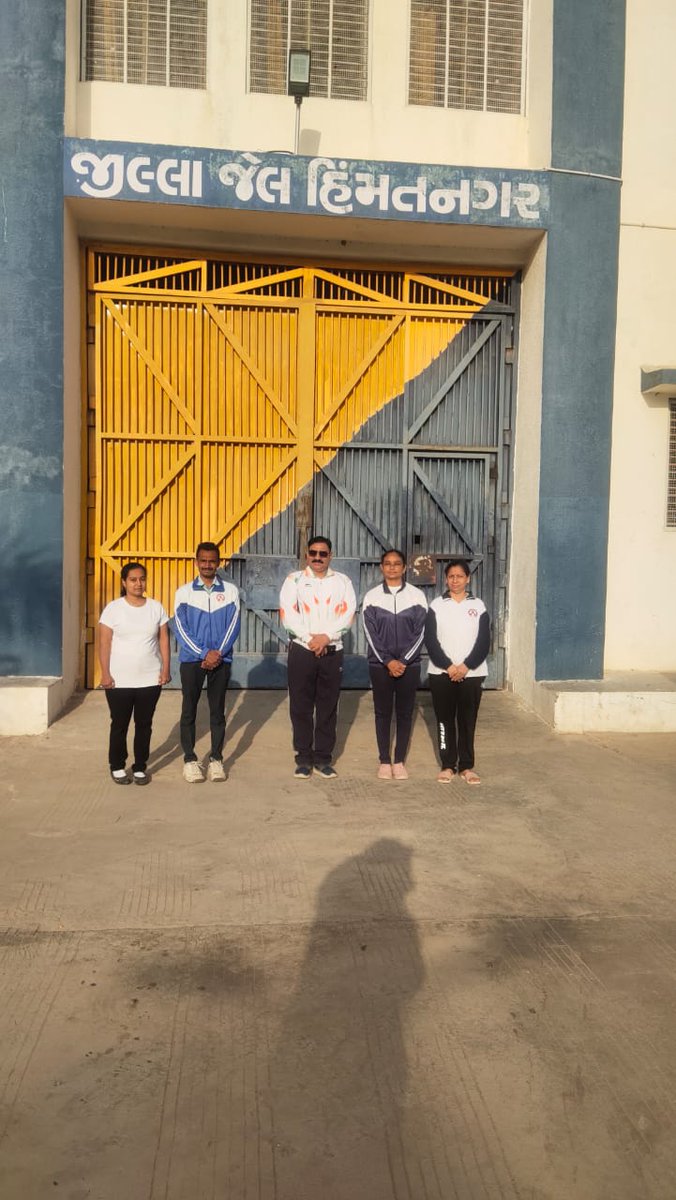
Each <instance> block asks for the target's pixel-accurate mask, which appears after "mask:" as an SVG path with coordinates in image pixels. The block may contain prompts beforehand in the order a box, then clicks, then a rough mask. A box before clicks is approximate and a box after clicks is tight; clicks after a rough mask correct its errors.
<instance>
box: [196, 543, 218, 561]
mask: <svg viewBox="0 0 676 1200" xmlns="http://www.w3.org/2000/svg"><path fill="white" fill-rule="evenodd" d="M202 550H208V551H209V552H210V553H211V554H217V555H218V557H219V558H220V557H221V552H220V550H219V549H218V546H217V545H216V543H215V542H200V544H199V546H198V547H197V549H196V551H195V558H199V556H200V554H201V552H202Z"/></svg>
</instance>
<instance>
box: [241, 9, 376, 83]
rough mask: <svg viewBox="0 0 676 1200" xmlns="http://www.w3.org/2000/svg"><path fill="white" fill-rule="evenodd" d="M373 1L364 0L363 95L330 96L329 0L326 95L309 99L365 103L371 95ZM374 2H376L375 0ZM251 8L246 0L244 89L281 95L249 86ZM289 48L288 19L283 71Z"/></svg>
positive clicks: (330, 29)
mask: <svg viewBox="0 0 676 1200" xmlns="http://www.w3.org/2000/svg"><path fill="white" fill-rule="evenodd" d="M386 2H387V3H396V2H398V0H386ZM293 3H294V0H289V6H291V5H292V4H293ZM373 3H374V0H366V5H367V12H366V49H365V53H364V69H365V73H366V80H365V83H366V86H365V89H364V97H363V98H362V99H359V100H355V99H352V98H351V97H346V96H332V95H331V77H332V72H333V11H334V0H330V3H329V31H328V61H327V68H326V78H327V95H326V96H312V97H311V99H313V100H332V101H333V102H334V103H335V102H336V101H338V102H339V103H340V102H343V101H344V102H345V103H346V104H365V103H366V102H367V101H368V100H369V99H370V95H371V76H372V74H373V62H372V54H373ZM376 3H377V0H376ZM252 9H253V0H248V3H247V25H246V90H247V93H248V94H249V95H253V96H281V95H285V94H286V93H285V92H284V93H283V92H261V91H255V92H254V91H252V88H251V38H252V32H253V22H252ZM290 50H291V22H290V21H287V26H286V48H285V53H286V60H285V61H286V64H287V66H286V67H285V71H287V70H288V61H289V51H290Z"/></svg>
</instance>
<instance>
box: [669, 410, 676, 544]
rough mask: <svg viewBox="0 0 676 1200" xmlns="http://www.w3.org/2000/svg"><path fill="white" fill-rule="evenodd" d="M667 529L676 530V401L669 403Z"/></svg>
mask: <svg viewBox="0 0 676 1200" xmlns="http://www.w3.org/2000/svg"><path fill="white" fill-rule="evenodd" d="M667 527H668V528H669V529H676V400H670V401H669V475H668V479H667Z"/></svg>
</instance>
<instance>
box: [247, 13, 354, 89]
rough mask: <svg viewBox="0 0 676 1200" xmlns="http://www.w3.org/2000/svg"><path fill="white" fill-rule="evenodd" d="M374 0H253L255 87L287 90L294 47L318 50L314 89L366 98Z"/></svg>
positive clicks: (251, 71)
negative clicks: (370, 20) (371, 1)
mask: <svg viewBox="0 0 676 1200" xmlns="http://www.w3.org/2000/svg"><path fill="white" fill-rule="evenodd" d="M368 24H369V0H251V5H250V31H249V32H250V36H249V90H250V91H252V92H268V93H273V94H275V95H284V94H285V93H286V75H287V64H288V59H289V51H290V50H303V49H308V50H310V52H311V54H312V60H311V74H310V95H311V96H325V97H328V98H329V99H331V100H365V99H366V93H367V84H368V62H367V60H368Z"/></svg>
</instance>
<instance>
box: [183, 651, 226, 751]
mask: <svg viewBox="0 0 676 1200" xmlns="http://www.w3.org/2000/svg"><path fill="white" fill-rule="evenodd" d="M230 670H231V666H230V663H221V664H220V666H218V667H214V669H213V671H205V670H204V668H203V667H202V666H201V665H200V663H181V688H182V690H183V704H182V706H181V724H180V731H181V749H182V751H183V759H184V761H185V762H197V755H196V754H195V718H196V716H197V705H198V704H199V700H200V696H201V694H202V688H203V687H204V680H205V679H206V681H207V701H208V703H209V727H210V729H211V751H210V754H209V757H210V758H214V759H217V761H218V762H221V761H222V758H223V744H224V742H225V693H226V692H227V690H228V681H229V679H230Z"/></svg>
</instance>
